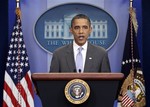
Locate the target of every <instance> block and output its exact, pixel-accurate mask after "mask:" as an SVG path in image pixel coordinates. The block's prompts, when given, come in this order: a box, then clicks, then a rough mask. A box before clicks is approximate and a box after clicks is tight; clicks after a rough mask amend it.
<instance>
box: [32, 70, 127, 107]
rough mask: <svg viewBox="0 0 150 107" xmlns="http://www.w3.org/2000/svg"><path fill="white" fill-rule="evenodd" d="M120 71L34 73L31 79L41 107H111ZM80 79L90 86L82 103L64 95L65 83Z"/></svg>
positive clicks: (121, 76)
mask: <svg viewBox="0 0 150 107" xmlns="http://www.w3.org/2000/svg"><path fill="white" fill-rule="evenodd" d="M123 77H124V75H123V74H122V73H34V74H32V79H33V82H34V85H35V87H36V91H37V94H38V95H39V97H40V99H41V101H42V105H43V107H113V104H114V100H115V98H116V95H117V89H118V85H119V81H121V80H122V79H123ZM73 79H82V80H84V81H85V82H86V83H87V84H88V85H89V87H90V96H89V98H88V99H87V101H85V102H84V103H82V104H72V103H70V102H69V101H68V100H67V98H66V97H65V93H64V89H65V86H66V84H67V83H68V82H69V81H71V80H73Z"/></svg>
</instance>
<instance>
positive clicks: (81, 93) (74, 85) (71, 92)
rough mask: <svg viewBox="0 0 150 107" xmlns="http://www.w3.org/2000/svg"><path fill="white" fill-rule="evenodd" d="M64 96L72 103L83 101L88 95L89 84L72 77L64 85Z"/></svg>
mask: <svg viewBox="0 0 150 107" xmlns="http://www.w3.org/2000/svg"><path fill="white" fill-rule="evenodd" d="M64 91H65V96H66V98H67V100H68V101H69V102H71V103H73V104H82V103H84V102H85V101H86V100H87V99H88V98H89V95H90V87H89V85H88V84H87V83H86V82H85V81H83V80H81V79H73V80H71V81H69V82H68V83H67V85H66V86H65V90H64Z"/></svg>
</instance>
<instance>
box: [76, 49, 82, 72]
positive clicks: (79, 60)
mask: <svg viewBox="0 0 150 107" xmlns="http://www.w3.org/2000/svg"><path fill="white" fill-rule="evenodd" d="M82 49H83V48H82V47H79V48H78V54H77V56H76V69H77V72H78V73H80V72H83V56H82V53H81V51H82Z"/></svg>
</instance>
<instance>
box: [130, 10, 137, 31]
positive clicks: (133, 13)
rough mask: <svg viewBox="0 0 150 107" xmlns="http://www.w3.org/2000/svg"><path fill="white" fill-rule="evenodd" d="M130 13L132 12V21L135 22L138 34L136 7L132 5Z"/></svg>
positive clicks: (134, 25)
mask: <svg viewBox="0 0 150 107" xmlns="http://www.w3.org/2000/svg"><path fill="white" fill-rule="evenodd" d="M129 13H130V16H131V20H132V23H133V27H134V30H135V33H136V34H137V30H138V23H137V19H136V12H135V9H134V8H133V7H130V9H129Z"/></svg>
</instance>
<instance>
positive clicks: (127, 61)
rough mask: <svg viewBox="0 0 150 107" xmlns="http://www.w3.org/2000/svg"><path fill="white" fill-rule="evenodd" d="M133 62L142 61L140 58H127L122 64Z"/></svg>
mask: <svg viewBox="0 0 150 107" xmlns="http://www.w3.org/2000/svg"><path fill="white" fill-rule="evenodd" d="M132 62H137V63H140V60H139V59H133V60H131V59H129V60H125V61H122V65H125V64H128V63H132Z"/></svg>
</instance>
